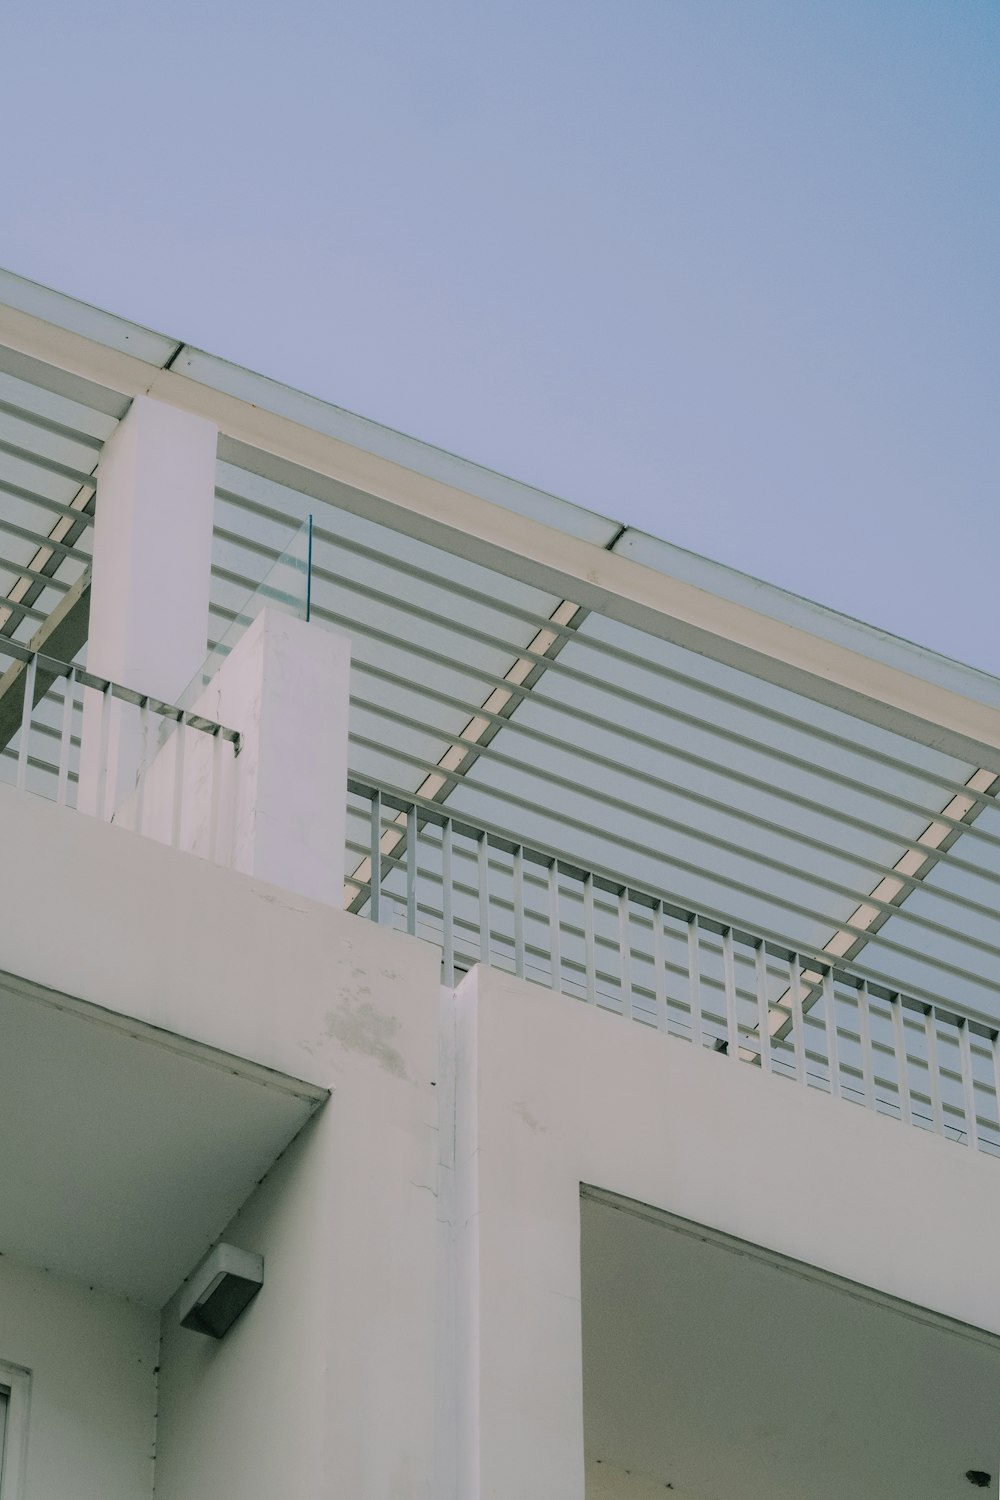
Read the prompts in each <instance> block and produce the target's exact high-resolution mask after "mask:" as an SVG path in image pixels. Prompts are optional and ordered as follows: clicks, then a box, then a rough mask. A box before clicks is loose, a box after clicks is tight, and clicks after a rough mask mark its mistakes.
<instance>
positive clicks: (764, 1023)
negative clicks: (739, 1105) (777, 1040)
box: [754, 939, 771, 1073]
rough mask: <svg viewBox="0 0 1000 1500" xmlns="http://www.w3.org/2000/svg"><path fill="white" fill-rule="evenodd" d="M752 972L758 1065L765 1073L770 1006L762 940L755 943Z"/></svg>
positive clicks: (768, 1055)
mask: <svg viewBox="0 0 1000 1500" xmlns="http://www.w3.org/2000/svg"><path fill="white" fill-rule="evenodd" d="M754 974H755V977H756V981H757V1034H758V1036H759V1038H760V1065H761V1067H762V1068H763V1070H764V1072H765V1073H770V1071H771V1006H770V1004H769V1003H768V998H767V949H766V948H765V947H764V941H763V939H761V941H760V942H759V943H758V944H757V947H756V950H755V952H754Z"/></svg>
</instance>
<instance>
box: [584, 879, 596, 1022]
mask: <svg viewBox="0 0 1000 1500" xmlns="http://www.w3.org/2000/svg"><path fill="white" fill-rule="evenodd" d="M583 948H584V966H585V969H586V975H587V1004H588V1005H596V1004H597V956H596V953H595V948H594V877H593V875H585V876H584V877H583Z"/></svg>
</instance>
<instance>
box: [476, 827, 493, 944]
mask: <svg viewBox="0 0 1000 1500" xmlns="http://www.w3.org/2000/svg"><path fill="white" fill-rule="evenodd" d="M478 855H479V961H480V963H482V964H484V965H485V966H486V968H489V966H490V841H489V837H488V836H487V835H486V834H485V833H481V834H480V835H479V849H478Z"/></svg>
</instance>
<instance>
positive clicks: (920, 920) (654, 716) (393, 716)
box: [0, 277, 1000, 1018]
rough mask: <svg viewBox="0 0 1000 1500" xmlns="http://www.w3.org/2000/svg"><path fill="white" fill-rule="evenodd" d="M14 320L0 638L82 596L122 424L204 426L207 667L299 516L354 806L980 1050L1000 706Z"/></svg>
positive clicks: (96, 335)
mask: <svg viewBox="0 0 1000 1500" xmlns="http://www.w3.org/2000/svg"><path fill="white" fill-rule="evenodd" d="M3 302H6V304H7V310H6V320H5V317H4V316H3V314H4V309H3V308H2V307H0V342H2V339H3V337H4V330H5V329H6V330H7V335H6V336H7V337H8V339H9V345H8V347H7V348H6V349H3V350H0V558H2V559H5V560H4V561H0V569H4V570H5V571H3V572H2V573H0V593H2V594H3V595H6V596H7V598H8V599H9V600H10V604H9V605H5V604H4V602H3V601H2V600H0V620H4V623H3V625H0V629H2V630H3V631H5V632H6V633H12V632H13V633H16V634H17V636H18V639H20V640H26V639H28V637H29V636H30V635H31V634H33V633H34V630H35V628H37V627H38V625H39V623H40V622H42V621H44V620H45V619H46V618H48V617H49V616H51V615H52V613H53V611H54V610H56V609H57V608H58V606H59V602H60V599H61V598H64V597H65V596H66V594H68V592H69V590H70V589H71V588H73V587H74V585H75V584H77V583H78V582H79V580H80V579H81V578H82V577H83V575H84V571H85V569H86V558H87V547H88V541H87V537H88V515H89V513H90V511H91V509H92V505H93V500H94V489H93V482H92V478H91V476H92V474H93V470H94V467H95V465H96V461H97V459H98V457H99V453H100V446H101V444H102V443H103V441H105V440H106V439H107V437H108V436H109V435H110V432H111V431H112V430H113V428H114V425H115V423H116V421H117V420H118V419H119V418H120V417H121V416H122V415H123V413H124V411H125V410H126V409H127V405H128V402H129V399H130V398H131V396H132V395H133V394H135V392H136V391H137V390H140V389H142V390H148V391H150V392H151V393H152V394H153V395H157V396H159V397H160V398H161V399H168V400H175V401H176V402H177V403H178V404H182V405H184V404H187V405H189V406H190V407H191V408H192V409H196V408H197V409H201V410H205V411H208V412H210V413H211V414H212V415H213V418H214V419H215V420H216V421H217V422H218V424H219V426H220V433H221V435H220V443H219V460H218V473H217V497H216V515H215V549H214V557H213V582H212V602H211V614H210V618H209V620H208V621H207V622H206V636H207V641H208V644H209V646H211V645H213V644H214V643H215V642H217V641H218V640H219V639H220V637H222V636H223V635H224V634H225V633H226V632H227V631H229V630H230V629H231V626H232V623H233V621H234V619H235V618H236V617H237V616H238V615H239V614H240V613H241V612H242V611H243V609H244V606H245V601H246V599H247V596H248V594H250V593H252V592H253V590H254V589H255V588H256V587H257V586H258V585H259V584H260V583H261V581H262V580H263V579H264V578H265V576H266V574H267V573H268V571H269V569H270V568H271V567H272V566H273V564H274V562H275V561H276V559H277V558H278V557H279V556H280V554H281V553H282V552H283V551H284V549H285V548H286V547H287V545H288V543H289V541H290V540H291V539H292V537H293V536H294V535H295V533H296V531H297V530H298V528H299V527H300V526H301V525H302V523H303V521H304V520H305V518H306V517H307V516H308V515H310V514H311V515H312V516H313V517H314V571H313V587H312V612H313V618H314V620H316V622H317V623H318V624H319V625H320V626H326V627H329V628H333V629H337V630H342V631H346V632H347V633H349V634H350V636H351V638H352V657H353V663H354V670H353V686H352V703H351V720H350V750H351V767H352V770H353V771H354V772H355V773H356V774H357V775H359V776H360V777H362V778H366V779H369V780H374V781H378V782H381V783H384V784H385V785H386V786H388V787H392V788H396V789H398V790H400V791H405V792H410V793H419V794H420V796H421V797H423V798H425V799H429V800H433V801H444V802H447V804H448V805H449V807H453V808H454V809H455V811H456V814H459V813H460V814H461V815H462V816H463V817H465V818H467V819H469V820H470V821H472V822H476V821H477V820H478V821H480V822H483V823H488V824H490V825H492V826H500V827H503V828H506V829H509V830H510V831H511V833H512V834H514V835H515V836H517V837H519V838H521V839H524V840H527V841H530V842H531V843H533V844H534V845H535V846H540V847H548V848H552V849H553V850H556V851H558V852H560V853H563V854H565V855H567V856H568V857H571V858H574V859H576V860H578V861H579V862H580V863H581V864H582V865H586V866H588V867H591V868H594V869H596V870H601V871H605V872H608V873H611V874H614V875H618V876H621V877H623V878H625V879H627V880H629V881H631V882H633V883H634V884H635V885H637V886H642V887H643V888H645V889H647V890H650V891H657V892H661V893H662V894H663V895H665V896H669V897H670V898H671V899H673V900H676V901H678V902H679V903H681V904H683V903H684V902H685V901H688V902H690V903H691V904H692V906H693V907H696V908H697V909H699V910H701V911H703V912H713V913H717V914H719V915H720V916H722V917H728V918H730V919H732V920H734V921H737V922H741V923H745V924H746V925H747V926H749V927H752V928H754V929H756V930H759V931H762V932H766V933H769V934H773V935H774V936H775V937H776V938H779V939H780V940H782V941H787V942H788V943H789V945H790V946H792V947H795V948H797V949H798V948H801V949H803V950H810V951H814V952H815V951H820V950H826V951H827V952H830V953H834V954H836V955H837V956H838V957H841V958H845V957H846V958H850V959H851V960H853V961H854V963H855V965H856V966H857V967H859V968H860V969H861V970H863V971H866V972H869V973H870V974H871V975H872V976H873V977H878V978H879V979H880V980H881V981H883V982H889V983H891V982H893V981H895V982H896V983H898V984H905V986H906V987H907V988H908V990H909V991H910V992H911V993H914V994H917V995H920V994H924V995H927V996H930V997H933V998H936V999H938V1000H943V1001H944V1002H946V1003H947V1002H951V1003H954V1004H956V1005H961V1006H963V1007H964V1008H967V1009H970V1010H972V1011H974V1012H976V1013H978V1014H980V1015H984V1016H988V1017H993V1018H1000V992H998V989H997V984H996V978H995V976H996V973H997V960H998V959H1000V918H998V916H997V915H996V913H997V911H998V910H1000V903H998V900H997V895H998V891H997V886H998V883H1000V859H998V856H1000V820H998V813H997V808H996V803H995V801H994V793H995V791H996V788H997V780H996V777H997V774H998V773H1000V732H998V730H1000V713H998V711H1000V682H998V681H997V680H996V679H994V678H991V677H989V676H987V675H986V674H984V673H981V672H976V671H973V670H972V669H970V668H965V667H963V666H961V665H960V664H957V663H953V662H949V661H947V660H945V659H943V658H941V657H937V656H935V655H934V654H933V653H929V652H926V651H923V650H921V649H920V648H918V647H915V646H913V645H911V644H909V643H907V642H904V641H898V640H895V639H893V638H891V637H887V636H886V635H885V634H884V633H883V632H878V631H873V630H870V629H869V628H868V627H866V626H863V625H861V624H859V623H858V622H856V621H852V620H848V619H845V618H844V617H842V616H838V615H836V614H834V613H833V612H831V611H828V610H825V609H822V608H821V607H820V606H818V605H813V604H811V603H809V602H808V601H805V600H800V599H796V598H794V597H793V596H791V595H789V594H786V593H783V592H782V591H780V590H777V589H773V588H770V587H769V586H768V585H765V584H761V583H759V582H758V581H756V580H753V579H749V578H746V577H744V576H743V575H740V574H737V573H734V572H732V570H730V569H726V568H721V567H720V566H718V565H716V564H713V563H710V562H709V561H707V560H705V559H700V558H696V557H693V556H692V555H691V554H688V553H684V552H681V551H680V550H679V549H677V548H673V547H671V546H670V545H669V544H668V543H665V542H658V541H657V540H656V539H654V538H651V537H647V536H644V535H643V534H642V533H638V532H635V531H634V530H632V529H630V528H627V527H624V526H622V525H621V524H619V523H617V522H614V521H612V520H608V519H606V518H604V517H601V516H597V515H593V514H592V513H590V512H587V511H582V510H580V509H578V508H577V507H574V506H571V505H568V504H567V503H566V502H564V501H561V500H558V499H556V498H555V497H553V496H549V495H543V494H541V493H539V492H536V491H533V490H531V489H530V488H529V487H527V486H525V485H521V484H518V483H516V482H514V481H510V480H506V479H503V478H502V477H501V476H498V475H495V474H492V473H489V472H488V471H485V470H481V469H478V468H477V467H476V466H475V465H472V464H469V463H467V462H466V461H464V460H461V459H457V458H454V457H452V456H451V455H448V454H443V453H440V452H438V451H437V450H434V449H431V448H428V447H427V446H426V445H424V444H421V443H418V442H415V441H414V440H412V439H409V438H405V437H403V436H401V435H399V434H396V433H391V432H388V431H387V430H386V429H384V428H381V427H378V426H377V425H376V424H372V423H366V422H364V421H363V420H362V419H361V418H357V417H354V416H352V415H351V414H349V413H345V412H342V411H340V410H339V409H337V408H335V407H331V406H328V405H326V404H324V403H322V402H319V401H316V400H315V399H314V398H311V397H307V396H303V395H301V394H300V393H297V392H294V391H289V390H287V389H286V388H284V387H281V386H278V385H276V384H275V383H274V382H271V381H268V380H265V379H264V378H263V377H260V376H256V375H252V374H250V373H248V372H245V371H241V370H237V369H235V368H234V367H233V366H230V365H227V364H225V363H224V362H223V361H220V360H216V359H214V358H213V357H211V356H209V355H206V354H203V353H201V352H200V351H197V350H193V349H190V348H189V347H188V346H186V345H182V344H179V343H178V342H177V341H176V340H171V339H163V338H161V337H160V336H159V335H154V334H149V333H147V332H146V331H145V330H141V329H139V330H137V329H134V328H133V327H132V325H128V324H125V323H123V322H121V321H119V320H115V319H110V318H109V316H108V315H107V314H101V313H96V312H94V311H93V310H92V309H86V308H80V307H79V305H78V304H74V303H68V301H67V299H63V298H60V297H58V296H57V294H54V293H48V292H45V291H44V289H39V288H32V287H30V285H29V284H27V283H22V282H19V281H18V280H17V279H16V278H7V279H4V278H2V277H0V303H3ZM29 346H30V350H29ZM43 354H44V355H45V356H46V358H42V355H43ZM98 377H99V378H98ZM97 503H99V495H98V497H97ZM407 507H409V508H408V509H407ZM435 507H437V509H436V510H435ZM505 516H506V518H507V519H506V520H505V519H504V517H505ZM59 528H63V529H62V530H60V529H59ZM522 537H523V547H522V548H521V550H520V551H519V550H518V549H519V545H520V542H521V538H522ZM542 550H544V551H545V555H544V557H543V556H542V555H541V552H542ZM564 555H565V558H566V559H567V561H566V563H565V566H564V565H563V556H564ZM36 575H37V576H36ZM621 579H624V580H627V581H628V582H629V584H630V586H631V583H632V582H633V581H634V583H635V597H634V598H631V599H627V598H626V597H625V595H624V593H623V592H622V591H621V589H620V587H619V585H618V580H621ZM50 580H51V581H50ZM5 607H6V608H8V609H9V610H10V613H9V615H8V616H7V617H6V619H4V616H3V613H2V611H3V609H4V608H5ZM685 611H687V614H685ZM692 622H694V623H692ZM742 622H750V624H751V625H752V626H753V628H754V630H755V631H756V635H755V638H754V640H752V641H751V640H750V639H749V636H748V637H746V638H744V637H742V636H741V634H740V630H741V628H742ZM716 631H717V633H716ZM715 641H720V642H723V645H722V646H719V647H718V648H717V647H716V645H715V644H713V643H714V642H715ZM2 664H3V661H2V656H0V666H2ZM852 674H853V675H852ZM827 678H828V679H829V680H828V681H827ZM885 684H888V685H889V688H891V690H892V692H893V693H895V694H896V697H895V698H894V699H892V700H891V699H890V697H889V693H888V691H886V692H885V697H884V701H883V700H882V698H880V694H882V693H883V690H884V685H885ZM995 715H996V717H994V716H995ZM352 840H353V842H352V844H351V846H350V847H349V848H348V850H347V857H346V863H345V878H346V880H347V882H348V898H349V893H350V881H351V878H352V876H353V875H356V874H357V872H358V869H359V867H360V866H361V864H362V863H363V859H364V850H365V847H366V836H365V835H364V833H363V831H359V830H358V829H355V830H354V832H353V834H352Z"/></svg>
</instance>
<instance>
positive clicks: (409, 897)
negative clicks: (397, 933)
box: [406, 806, 420, 937]
mask: <svg viewBox="0 0 1000 1500" xmlns="http://www.w3.org/2000/svg"><path fill="white" fill-rule="evenodd" d="M419 837H420V834H419V832H418V829H417V809H416V807H415V806H410V807H408V808H407V810H406V930H407V932H408V933H410V934H411V936H414V937H415V936H416V931H417V840H418V839H419Z"/></svg>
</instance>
